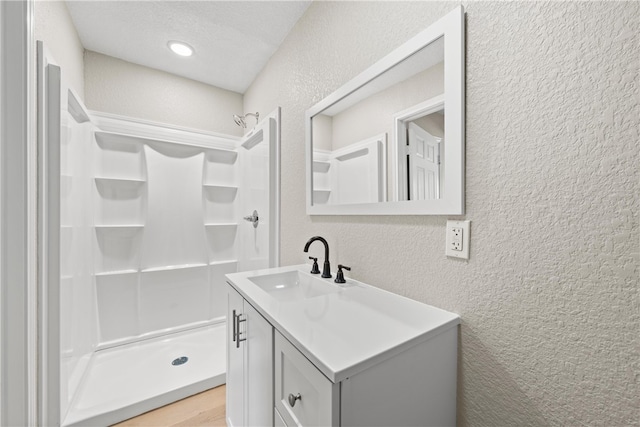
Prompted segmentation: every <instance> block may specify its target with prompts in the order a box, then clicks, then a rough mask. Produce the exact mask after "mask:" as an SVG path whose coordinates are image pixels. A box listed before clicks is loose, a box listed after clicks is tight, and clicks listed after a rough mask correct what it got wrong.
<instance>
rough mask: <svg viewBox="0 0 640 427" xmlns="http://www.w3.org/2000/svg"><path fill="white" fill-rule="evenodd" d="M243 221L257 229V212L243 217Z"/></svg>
mask: <svg viewBox="0 0 640 427" xmlns="http://www.w3.org/2000/svg"><path fill="white" fill-rule="evenodd" d="M243 219H244V220H245V221H249V222H252V223H253V228H258V211H253V214H251V215H249V216H245V217H244V218H243Z"/></svg>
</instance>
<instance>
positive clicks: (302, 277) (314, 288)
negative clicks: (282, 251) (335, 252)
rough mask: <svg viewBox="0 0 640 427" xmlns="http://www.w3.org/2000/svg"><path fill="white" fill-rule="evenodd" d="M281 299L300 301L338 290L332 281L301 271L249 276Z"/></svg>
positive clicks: (262, 287)
mask: <svg viewBox="0 0 640 427" xmlns="http://www.w3.org/2000/svg"><path fill="white" fill-rule="evenodd" d="M248 279H249V280H250V281H252V282H253V283H255V284H256V285H257V286H258V287H259V288H260V289H262V290H263V291H265V292H267V293H268V294H269V295H271V296H273V297H274V298H276V299H277V300H279V301H300V300H303V299H308V298H313V297H317V296H320V295H327V294H332V293H336V292H338V288H337V287H336V286H334V285H333V284H332V283H330V282H328V281H325V280H324V279H320V278H317V277H314V276H312V275H311V274H308V273H303V272H301V271H287V272H284V273H274V274H267V275H264V276H254V277H249V278H248Z"/></svg>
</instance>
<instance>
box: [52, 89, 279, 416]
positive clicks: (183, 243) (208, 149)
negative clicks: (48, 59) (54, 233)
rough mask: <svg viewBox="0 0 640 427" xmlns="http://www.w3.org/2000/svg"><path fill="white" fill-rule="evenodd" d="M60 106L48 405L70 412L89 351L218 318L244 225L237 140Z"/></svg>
mask: <svg viewBox="0 0 640 427" xmlns="http://www.w3.org/2000/svg"><path fill="white" fill-rule="evenodd" d="M70 93H71V92H69V94H70ZM70 96H73V95H70ZM62 114H63V124H62V135H61V147H60V155H61V160H60V167H61V177H60V186H61V191H60V201H61V225H60V256H61V259H60V267H61V280H60V313H61V314H60V322H61V324H60V326H61V327H60V343H61V363H60V369H61V370H60V392H61V399H60V405H61V417H62V420H65V418H66V419H67V420H74V419H77V417H78V416H79V415H78V410H80V411H81V413H84V412H82V411H85V410H86V408H85V409H82V408H80V409H79V408H78V407H77V405H78V404H77V402H78V401H82V399H80V397H78V396H79V395H77V393H80V394H82V393H83V392H82V390H86V387H87V385H83V384H84V383H85V382H86V381H87V380H86V377H87V376H90V375H89V374H90V372H91V370H90V369H91V368H90V366H91V364H92V363H93V362H92V360H93V358H95V357H96V356H95V355H96V353H95V352H96V351H97V350H102V349H106V348H110V347H114V346H117V345H121V344H128V343H134V342H139V341H142V340H146V339H148V338H153V337H157V336H162V335H164V334H167V333H171V332H178V331H183V330H189V329H193V328H196V327H201V326H207V325H216V324H220V325H222V324H223V322H224V321H225V313H226V307H225V301H226V300H225V294H224V289H225V287H224V284H225V277H224V275H225V274H227V273H231V272H235V271H237V266H238V257H239V253H238V251H239V249H238V246H239V245H238V241H239V238H238V233H239V229H240V228H241V227H242V226H245V224H238V218H239V213H240V211H241V207H240V204H241V197H240V195H241V190H240V191H239V187H241V183H240V182H239V178H238V177H239V173H238V169H239V167H240V160H239V157H240V156H239V154H238V151H237V150H238V145H239V142H240V141H239V139H237V138H233V137H229V138H224V137H221V136H212V135H210V134H202V133H188V132H185V131H183V130H179V131H176V130H175V129H172V130H170V129H164V130H163V128H162V127H161V126H149V125H144V126H143V125H140V126H139V128H136V126H134V125H132V124H131V123H129V122H127V121H126V120H120V121H119V119H115V118H100V119H99V120H97V121H96V120H95V118H94V120H93V122H92V121H90V120H86V121H85V119H83V118H82V117H80V116H77V115H75V116H74V115H72V114H70V113H69V112H67V111H63V112H62ZM85 114H87V119H88V118H89V116H88V113H86V112H85ZM74 117H76V118H74ZM96 122H100V123H108V124H109V125H110V127H111V128H114V127H116V128H117V127H122V128H127V129H130V130H132V131H139V132H138V135H140V134H141V135H144V136H133V135H130V134H126V133H123V132H121V131H120V132H110V131H104V130H101V128H100V127H99V126H98V125H96ZM116 124H117V125H116ZM107 127H109V126H107ZM149 129H152V131H150V130H149ZM163 131H166V137H165V138H162V137H159V136H158V135H162V134H163ZM150 134H154V135H155V136H153V137H149V135H150ZM181 138H182V142H183V143H176V142H179V141H180V140H181ZM267 160H268V159H267ZM246 226H248V227H251V225H250V224H246ZM264 266H266V265H264ZM264 266H263V267H264ZM223 344H224V343H223V342H221V343H220V345H223ZM167 357H169V356H167ZM70 408H71V409H70Z"/></svg>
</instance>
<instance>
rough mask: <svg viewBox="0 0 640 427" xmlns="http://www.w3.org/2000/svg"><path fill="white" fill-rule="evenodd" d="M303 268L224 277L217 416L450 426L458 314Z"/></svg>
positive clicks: (283, 425) (235, 421)
mask: <svg viewBox="0 0 640 427" xmlns="http://www.w3.org/2000/svg"><path fill="white" fill-rule="evenodd" d="M309 267H310V266H308V265H301V266H290V267H279V268H273V269H267V270H258V271H251V272H242V273H234V274H228V275H227V279H228V283H229V285H230V286H229V322H228V323H229V327H228V330H229V337H230V339H229V349H228V355H229V362H228V363H229V370H228V372H227V424H228V425H229V426H235V427H238V426H240V425H246V426H256V425H273V426H278V427H294V426H367V427H375V426H380V427H383V426H384V427H388V426H455V425H456V382H457V379H456V377H457V375H456V374H457V343H458V324H459V323H460V319H459V317H458V316H457V315H456V314H454V313H450V312H447V311H444V310H440V309H438V308H435V307H432V306H429V305H426V304H422V303H419V302H417V301H413V300H410V299H408V298H404V297H401V296H399V295H395V294H392V293H389V292H386V291H383V290H380V289H377V288H375V287H373V286H369V285H366V284H364V283H361V282H357V281H355V280H351V279H347V282H346V283H345V284H341V285H338V284H335V283H333V280H332V279H321V278H319V277H317V275H313V276H312V275H309V274H308V271H309ZM254 308H255V310H254ZM234 325H235V326H234ZM234 337H235V338H236V341H233V338H234ZM245 339H246V341H244V340H245ZM238 340H239V341H238ZM269 340H270V341H269ZM238 346H239V347H238ZM243 348H244V350H243ZM258 352H260V354H257V353H258ZM267 404H269V405H270V406H268V407H267ZM265 423H266V424H265Z"/></svg>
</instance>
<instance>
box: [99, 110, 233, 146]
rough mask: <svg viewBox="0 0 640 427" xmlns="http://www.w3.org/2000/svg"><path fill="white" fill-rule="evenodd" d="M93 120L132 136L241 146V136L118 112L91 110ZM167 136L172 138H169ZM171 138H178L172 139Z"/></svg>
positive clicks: (104, 129) (104, 128)
mask: <svg viewBox="0 0 640 427" xmlns="http://www.w3.org/2000/svg"><path fill="white" fill-rule="evenodd" d="M89 115H90V117H91V120H92V122H93V123H94V124H95V125H96V126H97V127H98V128H99V129H100V130H101V131H105V132H114V133H130V134H133V135H132V136H137V137H141V138H150V139H156V140H161V141H163V142H176V143H179V144H184V143H185V142H189V143H192V144H196V145H204V146H207V147H211V148H220V149H226V150H236V149H238V147H240V143H241V141H242V138H241V137H238V136H235V135H228V134H224V133H218V132H208V131H203V130H199V129H194V128H188V127H182V126H177V125H170V124H167V123H160V122H154V121H150V120H144V119H138V118H133V117H128V116H122V115H118V114H112V113H105V112H101V111H93V110H89ZM167 136H169V137H170V139H169V140H168V139H167ZM171 139H176V140H175V141H172V140H171Z"/></svg>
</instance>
